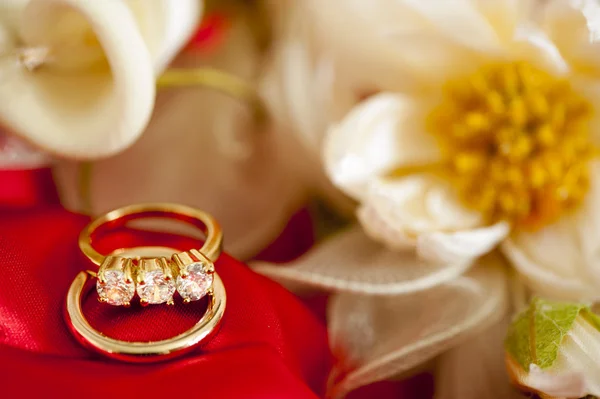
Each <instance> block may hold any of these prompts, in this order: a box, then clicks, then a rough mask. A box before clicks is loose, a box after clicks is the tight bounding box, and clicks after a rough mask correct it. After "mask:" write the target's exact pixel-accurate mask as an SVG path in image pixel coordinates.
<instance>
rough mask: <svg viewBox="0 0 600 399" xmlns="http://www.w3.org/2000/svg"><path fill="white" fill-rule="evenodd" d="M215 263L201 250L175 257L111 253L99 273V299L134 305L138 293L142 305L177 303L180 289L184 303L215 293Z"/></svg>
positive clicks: (111, 303)
mask: <svg viewBox="0 0 600 399" xmlns="http://www.w3.org/2000/svg"><path fill="white" fill-rule="evenodd" d="M214 273H215V268H214V264H213V263H212V262H211V261H210V260H209V259H208V258H206V257H205V256H204V255H202V253H200V252H199V251H197V250H192V251H189V252H181V253H178V254H175V255H173V257H172V258H171V259H167V258H164V257H160V258H137V259H130V258H125V257H119V256H107V257H106V260H105V261H104V263H103V264H102V265H101V266H100V270H99V271H98V273H97V275H96V277H97V278H98V281H97V283H96V290H97V292H98V299H99V301H100V302H102V303H107V304H109V305H113V306H130V304H131V300H132V299H133V297H134V296H135V294H136V293H137V295H138V296H139V299H140V305H141V306H148V305H155V304H163V303H166V304H167V305H174V303H175V302H174V299H173V295H174V294H175V291H177V292H178V293H179V295H180V296H181V299H182V300H183V303H190V302H193V301H198V300H200V299H202V298H203V297H204V296H206V295H212V285H213V281H214V277H213V275H214Z"/></svg>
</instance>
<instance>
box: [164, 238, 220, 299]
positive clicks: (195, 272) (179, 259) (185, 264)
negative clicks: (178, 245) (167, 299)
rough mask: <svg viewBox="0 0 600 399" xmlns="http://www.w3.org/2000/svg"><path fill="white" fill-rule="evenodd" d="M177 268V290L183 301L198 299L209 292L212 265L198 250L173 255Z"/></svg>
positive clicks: (212, 272) (211, 282) (211, 281)
mask: <svg viewBox="0 0 600 399" xmlns="http://www.w3.org/2000/svg"><path fill="white" fill-rule="evenodd" d="M173 263H174V264H175V265H176V267H177V270H178V274H179V275H178V276H177V292H178V293H179V295H180V296H181V298H183V302H184V303H190V302H192V301H198V300H200V299H202V298H203V297H204V296H205V295H207V294H209V293H210V290H211V288H212V284H213V280H214V279H213V274H214V265H213V264H212V262H211V261H210V260H208V259H207V258H206V257H204V256H203V255H202V254H201V253H200V252H199V251H196V250H192V251H190V252H182V253H180V254H175V255H173Z"/></svg>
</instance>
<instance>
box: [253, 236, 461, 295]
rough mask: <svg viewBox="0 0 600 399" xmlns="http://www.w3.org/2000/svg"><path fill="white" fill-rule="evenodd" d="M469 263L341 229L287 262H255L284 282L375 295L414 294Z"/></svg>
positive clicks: (256, 267)
mask: <svg viewBox="0 0 600 399" xmlns="http://www.w3.org/2000/svg"><path fill="white" fill-rule="evenodd" d="M470 265H471V264H470V263H468V262H457V263H435V262H425V261H422V260H419V259H417V258H416V257H415V256H414V254H411V253H406V252H404V253H402V252H394V251H390V250H388V249H386V248H384V247H382V246H381V245H379V244H377V243H375V242H373V241H372V240H370V239H369V237H367V236H366V235H365V234H364V233H363V232H362V231H361V229H360V228H358V227H355V228H353V229H351V230H348V231H346V232H342V233H339V234H338V235H336V236H333V237H332V238H330V239H329V240H327V241H325V242H323V243H321V244H319V245H317V246H316V247H315V248H314V249H312V250H310V251H309V252H308V253H307V254H306V255H304V256H302V257H300V258H299V259H297V260H295V261H293V262H290V263H288V264H286V265H271V264H267V263H263V262H254V263H253V264H252V267H253V269H254V270H256V271H257V272H259V273H261V274H265V275H267V276H268V277H270V278H273V279H275V280H277V281H280V282H284V283H294V284H301V285H305V286H309V287H312V288H320V289H327V290H336V291H347V292H354V293H363V294H373V295H399V294H410V293H415V292H419V291H423V290H426V289H429V288H431V287H435V286H437V285H440V284H442V283H444V282H447V281H451V280H453V279H454V278H456V277H457V276H459V275H460V274H462V273H463V272H464V271H465V270H467V269H468V268H469V267H470Z"/></svg>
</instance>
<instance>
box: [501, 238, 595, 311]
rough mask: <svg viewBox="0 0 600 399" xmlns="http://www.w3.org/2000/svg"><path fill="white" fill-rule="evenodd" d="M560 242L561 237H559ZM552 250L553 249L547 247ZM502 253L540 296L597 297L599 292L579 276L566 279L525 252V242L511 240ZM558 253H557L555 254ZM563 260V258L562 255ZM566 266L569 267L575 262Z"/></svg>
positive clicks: (571, 298) (572, 298)
mask: <svg viewBox="0 0 600 399" xmlns="http://www.w3.org/2000/svg"><path fill="white" fill-rule="evenodd" d="M557 239H558V240H560V237H557ZM558 240H556V241H554V242H555V245H559V246H558V247H555V248H557V249H560V242H559V241H558ZM545 248H548V249H550V248H552V247H545ZM502 251H503V252H504V253H505V254H506V256H507V257H508V258H509V259H510V261H511V263H512V264H513V266H514V267H515V268H516V269H517V271H518V272H519V273H521V274H522V275H523V277H524V278H525V279H526V281H527V284H528V286H529V287H530V288H531V289H532V290H533V291H534V292H535V293H536V294H538V295H543V296H547V297H550V298H555V299H563V300H574V299H575V298H578V299H579V300H587V299H591V298H595V297H597V295H598V294H597V291H596V290H591V289H590V287H589V286H588V285H587V282H585V281H581V280H580V278H579V277H578V276H573V277H564V276H561V275H558V274H556V273H554V272H553V271H552V270H551V269H550V268H547V265H546V264H543V263H541V262H540V261H538V260H537V259H536V258H535V257H534V256H532V255H530V254H528V253H527V252H525V248H524V244H523V242H520V240H519V242H518V244H517V241H516V240H514V239H512V238H509V239H507V240H506V241H505V242H504V243H503V244H502ZM553 253H556V252H553ZM561 258H563V256H562V255H561ZM569 262H570V263H568V264H565V267H568V266H569V265H571V264H572V262H573V261H569Z"/></svg>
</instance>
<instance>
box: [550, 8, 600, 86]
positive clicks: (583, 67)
mask: <svg viewBox="0 0 600 399" xmlns="http://www.w3.org/2000/svg"><path fill="white" fill-rule="evenodd" d="M544 11H545V12H544V18H543V25H544V28H545V29H546V31H547V32H548V34H549V36H550V38H551V39H552V41H553V42H554V43H555V44H556V46H557V47H558V48H559V49H560V51H561V53H562V55H563V57H565V58H566V59H567V61H568V62H569V64H570V66H571V68H572V69H574V70H576V71H578V72H580V73H583V74H590V73H591V74H592V75H593V76H595V77H597V76H598V75H599V74H600V51H599V49H600V5H599V4H598V2H597V1H595V0H577V1H574V0H550V1H548V2H547V4H546V5H545V8H544Z"/></svg>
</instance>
